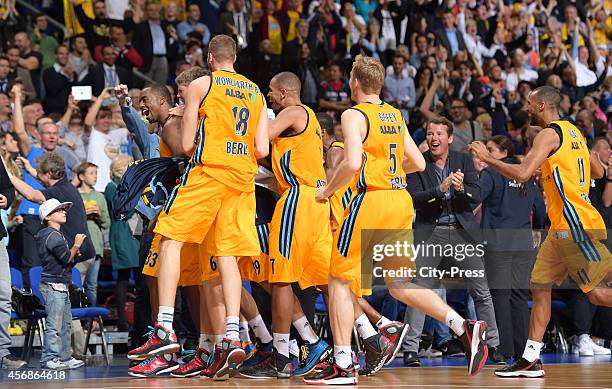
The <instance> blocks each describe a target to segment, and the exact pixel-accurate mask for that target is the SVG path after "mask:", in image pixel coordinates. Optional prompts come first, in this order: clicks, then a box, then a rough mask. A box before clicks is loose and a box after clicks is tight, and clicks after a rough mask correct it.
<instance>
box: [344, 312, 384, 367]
mask: <svg viewBox="0 0 612 389" xmlns="http://www.w3.org/2000/svg"><path fill="white" fill-rule="evenodd" d="M355 326H356V327H357V332H359V336H361V339H363V340H365V339H368V338H370V337H372V336H374V335H376V334H377V332H376V330H375V329H374V327H373V326H372V323H370V320H369V319H368V317H367V316H366V314H365V313H362V314H361V316H359V317H358V318H357V320H355ZM348 358H349V359H350V358H351V357H350V354H349V357H348Z"/></svg>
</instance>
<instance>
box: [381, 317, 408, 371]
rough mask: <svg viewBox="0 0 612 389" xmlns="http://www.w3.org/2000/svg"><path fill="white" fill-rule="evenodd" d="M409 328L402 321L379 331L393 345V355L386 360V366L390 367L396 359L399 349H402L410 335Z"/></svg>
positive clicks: (392, 323)
mask: <svg viewBox="0 0 612 389" xmlns="http://www.w3.org/2000/svg"><path fill="white" fill-rule="evenodd" d="M409 328H410V326H409V325H408V324H404V323H402V322H400V321H394V322H391V323H389V324H387V325H386V326H383V327H381V328H380V329H379V332H380V334H381V335H382V336H384V337H385V338H387V339H388V340H389V343H391V344H392V346H393V353H392V354H391V355H389V356H388V357H387V359H386V360H385V366H387V365H389V364H390V363H391V362H393V360H394V359H395V354H397V352H398V351H399V349H400V348H401V347H402V342H403V341H404V337H405V336H406V334H407V333H408V329H409Z"/></svg>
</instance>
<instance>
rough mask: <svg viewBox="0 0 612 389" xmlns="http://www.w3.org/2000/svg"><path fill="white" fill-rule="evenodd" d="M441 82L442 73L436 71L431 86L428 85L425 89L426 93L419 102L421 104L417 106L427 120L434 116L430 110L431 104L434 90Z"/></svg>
mask: <svg viewBox="0 0 612 389" xmlns="http://www.w3.org/2000/svg"><path fill="white" fill-rule="evenodd" d="M441 82H442V75H441V74H440V72H438V73H436V75H435V76H434V80H433V83H432V84H431V87H429V89H428V90H427V93H426V94H425V97H424V98H423V102H421V106H420V107H419V110H420V111H421V113H422V114H423V116H425V119H427V120H431V119H433V118H434V117H435V116H436V114H435V113H433V112H432V111H431V104H432V103H433V98H434V95H435V94H436V91H437V90H438V88H439V87H440V83H441Z"/></svg>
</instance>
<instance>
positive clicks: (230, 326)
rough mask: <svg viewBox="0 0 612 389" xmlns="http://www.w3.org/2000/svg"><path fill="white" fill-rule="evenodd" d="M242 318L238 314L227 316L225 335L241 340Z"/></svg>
mask: <svg viewBox="0 0 612 389" xmlns="http://www.w3.org/2000/svg"><path fill="white" fill-rule="evenodd" d="M239 321H240V319H239V318H238V316H226V317H225V337H226V338H228V339H232V340H240V330H239V328H240V326H239V325H238V323H239Z"/></svg>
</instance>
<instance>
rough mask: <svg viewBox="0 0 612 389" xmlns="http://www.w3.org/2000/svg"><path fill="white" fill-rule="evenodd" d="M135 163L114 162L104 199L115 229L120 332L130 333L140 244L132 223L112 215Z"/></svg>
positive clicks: (111, 234) (113, 250)
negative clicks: (128, 312) (130, 295)
mask: <svg viewBox="0 0 612 389" xmlns="http://www.w3.org/2000/svg"><path fill="white" fill-rule="evenodd" d="M133 161H134V160H133V159H132V158H131V157H130V156H127V155H119V156H117V157H115V158H114V159H113V161H112V162H111V166H110V171H111V175H112V178H111V180H110V182H109V183H108V184H107V186H106V189H105V190H104V196H105V197H106V201H107V203H108V209H109V210H110V211H111V226H110V232H109V237H108V240H109V242H110V246H111V261H112V266H113V270H115V271H117V273H118V274H117V285H116V286H115V301H116V303H117V315H118V322H117V328H118V329H119V331H122V332H123V331H127V330H129V327H128V323H127V320H126V318H125V301H126V297H127V290H128V281H129V279H130V273H131V272H132V271H134V273H136V271H137V270H138V248H139V243H138V240H136V239H135V238H133V235H134V234H133V231H132V230H131V229H130V226H129V225H128V222H127V221H126V220H124V219H119V218H117V217H115V215H114V214H113V213H112V209H113V208H112V207H113V206H112V204H113V201H112V200H113V196H114V195H115V192H116V191H117V187H118V186H119V183H120V182H121V177H123V174H125V171H126V170H127V167H128V165H129V164H130V163H132V162H133ZM134 212H135V211H132V212H131V213H130V214H128V218H131V217H132V216H133V214H134Z"/></svg>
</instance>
